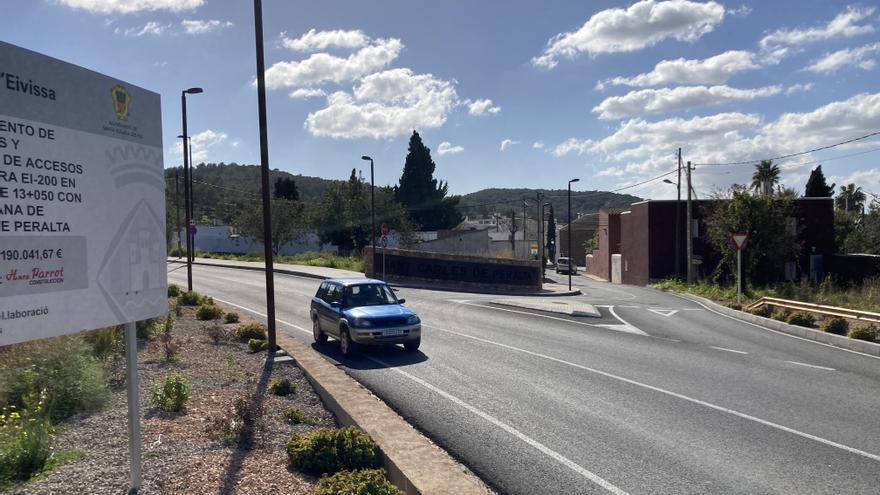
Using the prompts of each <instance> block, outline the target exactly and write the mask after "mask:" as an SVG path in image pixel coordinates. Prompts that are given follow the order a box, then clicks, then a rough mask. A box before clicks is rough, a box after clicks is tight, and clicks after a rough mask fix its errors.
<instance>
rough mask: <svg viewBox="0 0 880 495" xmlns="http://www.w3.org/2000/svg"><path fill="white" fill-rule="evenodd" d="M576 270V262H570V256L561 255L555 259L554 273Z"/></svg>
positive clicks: (573, 272)
mask: <svg viewBox="0 0 880 495" xmlns="http://www.w3.org/2000/svg"><path fill="white" fill-rule="evenodd" d="M577 272H578V267H577V263H572V262H571V259H570V258H566V257H562V258H559V260H557V261H556V273H572V274H576V273H577Z"/></svg>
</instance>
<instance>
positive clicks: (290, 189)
mask: <svg viewBox="0 0 880 495" xmlns="http://www.w3.org/2000/svg"><path fill="white" fill-rule="evenodd" d="M274 196H275V199H286V200H288V201H299V190H298V189H297V187H296V181H295V180H293V179H291V178H289V177H283V178H282V177H279V178H278V179H276V180H275V193H274Z"/></svg>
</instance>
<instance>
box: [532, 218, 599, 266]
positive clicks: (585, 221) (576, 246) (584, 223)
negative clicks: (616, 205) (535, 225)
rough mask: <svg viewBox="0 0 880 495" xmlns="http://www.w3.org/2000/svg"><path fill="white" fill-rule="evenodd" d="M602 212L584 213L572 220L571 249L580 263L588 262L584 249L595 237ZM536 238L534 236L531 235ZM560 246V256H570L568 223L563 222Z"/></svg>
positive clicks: (581, 264)
mask: <svg viewBox="0 0 880 495" xmlns="http://www.w3.org/2000/svg"><path fill="white" fill-rule="evenodd" d="M599 215H600V213H590V214H587V215H582V216H581V217H580V218H578V219H577V220H572V222H571V229H572V230H573V231H574V234H573V235H572V238H571V250H572V251H573V252H574V255H573V257H574V260H575V261H576V262H577V264H578V265H580V266H584V265H585V264H586V255H587V252H586V250H584V244H585V243H586V242H587V241H589V240H590V239H592V238H593V236H594V235H595V234H596V231H597V230H598V217H599ZM531 237H532V238H534V236H533V235H532V236H531ZM556 238H557V239H558V241H557V242H558V243H559V244H558V248H557V249H556V251H557V252H558V255H559V256H568V224H562V225H561V227H560V230H559V235H558V236H557V237H556Z"/></svg>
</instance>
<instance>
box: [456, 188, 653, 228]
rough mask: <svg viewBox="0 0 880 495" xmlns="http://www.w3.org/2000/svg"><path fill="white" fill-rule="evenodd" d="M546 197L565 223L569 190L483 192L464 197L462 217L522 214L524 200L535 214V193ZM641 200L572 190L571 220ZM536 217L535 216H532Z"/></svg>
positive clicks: (619, 195)
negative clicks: (580, 215) (602, 209)
mask: <svg viewBox="0 0 880 495" xmlns="http://www.w3.org/2000/svg"><path fill="white" fill-rule="evenodd" d="M536 193H542V194H544V202H545V203H551V204H552V205H553V211H554V214H555V216H556V218H557V219H558V220H560V221H565V218H566V215H567V214H568V200H567V198H568V191H567V190H566V189H483V190H481V191H477V192H473V193H470V194H465V195H464V196H462V197H461V202H460V203H459V205H460V206H461V208H460V211H461V213H462V215H471V216H474V215H492V214H493V213H498V214H501V215H507V214H508V213H509V212H510V210H511V209H514V210H516V211H517V212H521V211H522V207H523V202H522V200H523V198H525V199H527V200H529V207H528V208H529V210H528V211H529V212H534V208H535V194H536ZM641 200H642V199H641V198H639V197H637V196H632V195H629V194H617V193H612V192H607V191H572V192H571V209H572V217H576V216H577V213H595V212H597V211H599V209H600V208H625V207H628V206H629V205H630V204H632V203H635V202H637V201H641ZM531 215H534V213H531Z"/></svg>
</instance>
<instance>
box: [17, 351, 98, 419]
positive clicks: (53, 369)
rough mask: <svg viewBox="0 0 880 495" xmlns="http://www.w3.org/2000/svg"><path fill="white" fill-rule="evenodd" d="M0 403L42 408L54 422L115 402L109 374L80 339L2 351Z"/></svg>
mask: <svg viewBox="0 0 880 495" xmlns="http://www.w3.org/2000/svg"><path fill="white" fill-rule="evenodd" d="M2 350H4V351H5V352H4V353H3V354H2V355H0V404H8V405H14V406H16V407H17V408H19V409H26V410H29V409H33V404H35V403H36V402H38V401H39V402H42V403H43V406H42V407H41V410H42V411H43V412H45V413H46V415H47V416H48V417H49V419H51V420H52V421H53V422H58V421H61V420H63V419H67V418H69V417H70V416H73V415H74V414H78V413H82V412H92V411H96V410H98V409H100V408H102V407H103V406H104V405H105V404H106V403H107V401H108V400H109V399H110V388H109V384H108V379H107V373H106V371H105V369H104V366H103V365H102V363H101V362H100V361H99V360H98V359H97V358H95V356H94V355H93V350H92V348H91V347H90V346H89V345H88V344H87V343H86V341H85V339H83V338H82V336H80V335H75V336H68V337H57V338H54V339H49V340H44V341H40V342H34V343H27V344H21V345H18V346H11V347H8V348H5V349H2Z"/></svg>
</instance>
